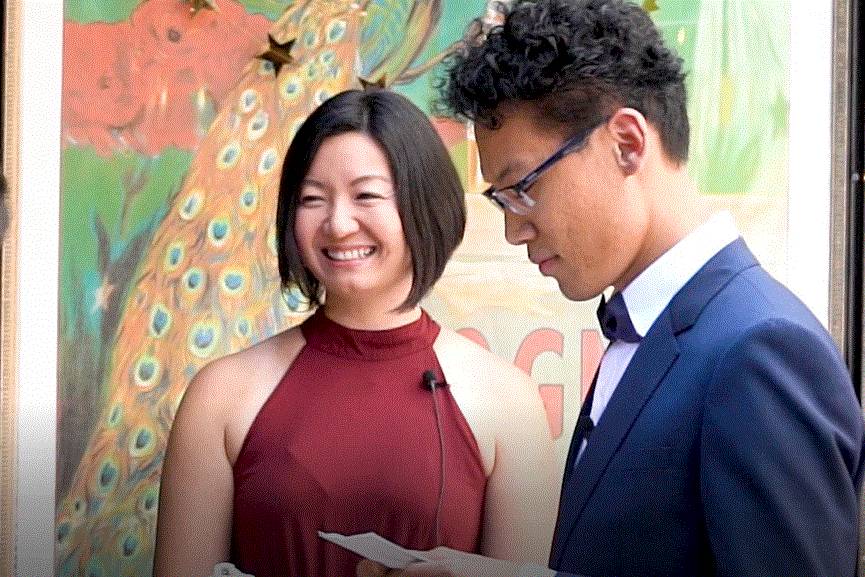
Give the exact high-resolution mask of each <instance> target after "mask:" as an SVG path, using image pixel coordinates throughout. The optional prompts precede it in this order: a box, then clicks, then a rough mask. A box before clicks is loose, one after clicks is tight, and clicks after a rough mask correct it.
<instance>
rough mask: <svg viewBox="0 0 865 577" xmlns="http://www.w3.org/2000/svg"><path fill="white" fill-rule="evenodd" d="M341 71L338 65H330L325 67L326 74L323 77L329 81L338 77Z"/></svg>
mask: <svg viewBox="0 0 865 577" xmlns="http://www.w3.org/2000/svg"><path fill="white" fill-rule="evenodd" d="M341 71H342V68H341V67H340V66H339V65H338V64H331V65H329V66H328V67H327V72H326V73H325V76H326V77H327V78H329V79H331V80H333V79H334V78H338V77H339V73H340V72H341Z"/></svg>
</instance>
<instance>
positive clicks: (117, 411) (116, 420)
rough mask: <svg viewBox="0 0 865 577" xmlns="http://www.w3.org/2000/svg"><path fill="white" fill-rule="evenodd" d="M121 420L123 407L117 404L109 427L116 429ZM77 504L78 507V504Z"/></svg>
mask: <svg viewBox="0 0 865 577" xmlns="http://www.w3.org/2000/svg"><path fill="white" fill-rule="evenodd" d="M121 420H123V405H122V404H120V403H117V404H115V405H114V406H113V407H111V412H110V413H109V414H108V427H109V428H113V427H116V426H117V425H119V424H120V421H121ZM75 504H76V505H78V503H77V502H76V503H75Z"/></svg>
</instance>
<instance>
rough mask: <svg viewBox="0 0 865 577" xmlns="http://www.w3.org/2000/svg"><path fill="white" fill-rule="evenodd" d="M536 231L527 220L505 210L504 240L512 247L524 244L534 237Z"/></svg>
mask: <svg viewBox="0 0 865 577" xmlns="http://www.w3.org/2000/svg"><path fill="white" fill-rule="evenodd" d="M536 233H537V231H536V230H535V227H534V225H533V224H532V223H531V222H529V220H528V219H527V218H526V217H524V216H520V215H518V214H514V213H513V212H511V211H510V210H505V238H506V239H507V241H508V242H509V243H511V244H513V245H520V244H525V243H527V242H528V241H530V240H532V239H533V238H534V237H535V234H536Z"/></svg>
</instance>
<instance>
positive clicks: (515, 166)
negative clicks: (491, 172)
mask: <svg viewBox="0 0 865 577" xmlns="http://www.w3.org/2000/svg"><path fill="white" fill-rule="evenodd" d="M524 164H525V163H523V162H522V161H520V160H515V161H513V162H509V163H508V164H506V165H504V166H503V167H502V169H501V170H499V172H498V173H497V174H496V176H495V178H494V179H493V180H491V181H490V182H502V181H503V180H504V178H505V177H506V176H507V175H509V174H514V173H515V174H520V172H521V171H520V169H521V168H522V167H523V165H524ZM526 172H528V171H526Z"/></svg>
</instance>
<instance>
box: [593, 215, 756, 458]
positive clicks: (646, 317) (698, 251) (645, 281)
mask: <svg viewBox="0 0 865 577" xmlns="http://www.w3.org/2000/svg"><path fill="white" fill-rule="evenodd" d="M737 238H739V231H738V229H737V228H736V223H735V222H734V220H733V216H732V215H731V214H730V213H729V212H726V211H724V212H719V213H717V214H715V215H713V216H712V217H711V218H710V219H709V220H707V221H706V222H704V223H703V224H701V225H700V226H699V227H697V228H696V229H694V230H693V231H692V232H691V233H690V234H688V236H686V237H685V238H683V239H682V240H680V241H679V242H678V243H676V244H675V245H674V246H673V247H672V248H671V249H670V250H668V251H667V252H665V253H664V254H663V255H661V257H660V258H658V260H656V261H655V262H653V263H652V264H650V265H649V266H648V268H646V270H644V271H643V272H642V273H640V275H639V276H638V277H637V278H635V279H634V280H633V281H631V283H630V284H629V285H628V286H626V287H625V288H624V289H622V298H624V299H625V305H626V306H627V307H628V314H629V316H630V317H631V323H632V324H633V325H634V329H635V330H636V331H637V334H638V335H640V337H645V336H646V333H648V332H649V329H650V328H651V327H652V325H653V324H654V323H655V321H656V320H657V318H658V317H659V316H660V315H661V313H662V312H663V311H664V309H665V308H667V305H668V304H669V303H670V301H671V300H672V299H673V297H674V296H676V293H678V292H679V291H680V290H681V289H682V287H684V286H685V285H686V284H687V283H688V281H689V280H691V277H693V276H694V275H695V274H697V272H699V270H700V269H701V268H703V266H704V265H705V264H706V263H707V262H709V260H711V258H712V257H713V256H715V255H716V254H718V252H720V251H721V249H723V248H724V247H725V246H727V245H728V244H730V243H731V242H733V241H735V240H736V239H737ZM639 346H640V343H626V342H625V341H615V342H613V343H611V344H610V345H609V346H608V347H607V350H606V351H604V356H603V357H601V366H600V368H599V369H598V380H597V382H596V383H595V394H594V398H593V400H592V410H591V413H590V416H591V418H592V422H593V423H595V424H596V425H597V424H599V423H600V421H601V417H602V416H603V414H604V409H606V408H607V403H609V401H610V397H612V396H613V393H614V392H615V390H616V387H617V386H618V384H619V381H620V380H621V379H622V375H623V374H624V373H625V369H627V368H628V365H629V364H630V362H631V359H632V358H633V356H634V353H636V352H637V347H639ZM585 448H586V441H585V440H584V441H583V443H582V445H581V446H580V453H579V455H578V456H577V460H579V458H580V457H581V456H582V454H583V450H585Z"/></svg>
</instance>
